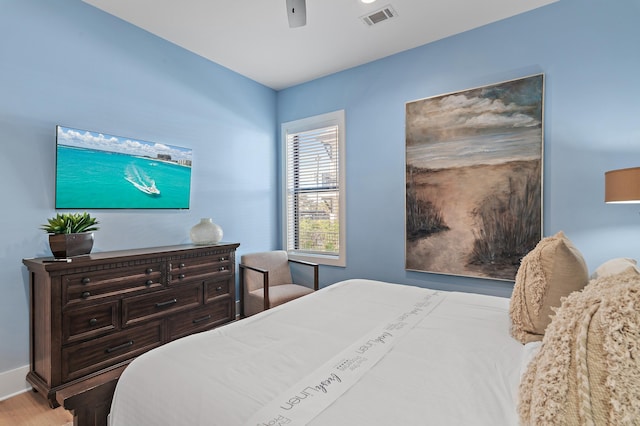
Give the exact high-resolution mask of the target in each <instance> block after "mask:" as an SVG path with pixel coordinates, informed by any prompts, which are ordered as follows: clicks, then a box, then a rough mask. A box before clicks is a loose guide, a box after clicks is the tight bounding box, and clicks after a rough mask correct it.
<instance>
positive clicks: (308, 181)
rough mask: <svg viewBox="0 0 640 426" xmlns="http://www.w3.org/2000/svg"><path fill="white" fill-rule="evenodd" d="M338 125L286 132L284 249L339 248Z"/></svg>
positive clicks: (332, 251)
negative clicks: (285, 225) (285, 241)
mask: <svg viewBox="0 0 640 426" xmlns="http://www.w3.org/2000/svg"><path fill="white" fill-rule="evenodd" d="M339 134H340V132H339V128H338V126H337V125H331V126H325V127H321V128H317V129H312V130H306V131H301V132H295V133H287V135H286V150H287V153H286V162H287V165H286V215H287V220H286V223H287V228H288V229H287V233H286V236H287V249H288V250H294V251H296V252H305V253H317V254H328V255H336V256H337V255H338V254H339V252H340V208H341V206H340V179H341V176H340V147H339V144H340V140H339Z"/></svg>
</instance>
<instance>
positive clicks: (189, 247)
mask: <svg viewBox="0 0 640 426" xmlns="http://www.w3.org/2000/svg"><path fill="white" fill-rule="evenodd" d="M239 245H240V244H239V243H225V242H221V243H217V244H208V245H196V244H180V245H171V246H161V247H143V248H134V249H127V250H115V251H104V252H96V253H91V254H88V255H83V256H75V257H70V258H68V259H54V258H53V257H39V258H29V259H23V260H22V263H24V264H25V265H26V266H28V267H30V268H32V267H35V268H42V267H44V268H45V269H46V270H47V271H54V270H57V269H65V268H69V267H70V266H78V267H80V266H83V265H85V264H90V263H96V262H113V261H117V260H118V259H120V258H131V257H136V256H139V257H145V256H158V255H160V256H172V255H179V254H182V253H191V252H195V251H211V250H235V249H236V248H237V247H238V246H239Z"/></svg>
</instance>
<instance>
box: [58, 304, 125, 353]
mask: <svg viewBox="0 0 640 426" xmlns="http://www.w3.org/2000/svg"><path fill="white" fill-rule="evenodd" d="M118 306H119V303H118V301H117V300H116V301H113V302H109V303H101V304H99V305H93V306H87V307H84V308H76V309H69V310H67V311H66V312H63V314H62V340H63V343H70V342H75V341H78V340H83V339H88V338H92V337H96V336H99V335H101V334H105V333H108V332H110V331H112V330H115V329H116V328H117V327H118V324H119V323H120V321H119V317H118Z"/></svg>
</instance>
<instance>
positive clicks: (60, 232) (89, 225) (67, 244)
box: [41, 212, 99, 258]
mask: <svg viewBox="0 0 640 426" xmlns="http://www.w3.org/2000/svg"><path fill="white" fill-rule="evenodd" d="M47 222H48V223H47V224H46V225H42V228H41V229H42V230H44V231H45V232H46V233H48V234H49V247H50V248H51V253H53V256H54V257H55V258H65V257H71V256H79V255H83V254H89V253H91V249H92V248H93V231H97V230H98V229H99V228H98V227H97V226H96V225H97V224H98V223H99V222H98V220H97V219H96V218H94V217H91V215H90V214H89V213H86V212H84V213H58V214H56V216H55V217H52V218H50V219H47Z"/></svg>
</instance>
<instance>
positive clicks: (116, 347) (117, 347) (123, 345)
mask: <svg viewBox="0 0 640 426" xmlns="http://www.w3.org/2000/svg"><path fill="white" fill-rule="evenodd" d="M129 346H133V340H129V341H128V342H126V343H123V344H121V345H118V346H114V347H112V348H111V347H110V348H107V349H106V351H105V352H106V353H108V354H110V353H111V352H114V351H119V350H120V349H126V348H128V347H129Z"/></svg>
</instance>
